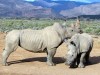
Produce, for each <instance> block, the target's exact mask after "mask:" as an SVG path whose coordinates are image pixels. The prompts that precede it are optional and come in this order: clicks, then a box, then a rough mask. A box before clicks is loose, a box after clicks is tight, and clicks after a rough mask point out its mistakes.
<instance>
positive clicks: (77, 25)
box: [75, 17, 80, 27]
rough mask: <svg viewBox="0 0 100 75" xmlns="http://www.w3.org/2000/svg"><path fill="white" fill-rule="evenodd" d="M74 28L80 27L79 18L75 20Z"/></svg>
mask: <svg viewBox="0 0 100 75" xmlns="http://www.w3.org/2000/svg"><path fill="white" fill-rule="evenodd" d="M75 26H76V27H80V20H79V18H78V17H77V20H76V25H75Z"/></svg>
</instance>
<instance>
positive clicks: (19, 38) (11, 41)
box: [2, 23, 80, 66]
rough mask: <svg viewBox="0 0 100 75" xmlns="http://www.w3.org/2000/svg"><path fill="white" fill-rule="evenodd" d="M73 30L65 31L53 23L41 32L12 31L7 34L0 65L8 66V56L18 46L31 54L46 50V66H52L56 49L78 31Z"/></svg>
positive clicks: (63, 27) (62, 27)
mask: <svg viewBox="0 0 100 75" xmlns="http://www.w3.org/2000/svg"><path fill="white" fill-rule="evenodd" d="M75 28H76V29H75ZM75 28H69V29H67V28H66V27H65V26H63V25H60V24H59V23H54V24H53V25H52V26H48V27H46V28H44V29H42V30H31V29H24V30H12V31H10V32H9V33H8V34H7V36H6V39H5V49H4V51H3V54H2V64H3V65H5V66H6V65H8V64H7V59H8V57H9V55H10V54H11V53H12V52H13V51H15V50H16V49H17V47H18V46H20V47H22V48H24V49H26V50H28V51H31V52H40V51H44V50H46V52H47V64H48V65H51V66H53V65H54V63H53V62H52V59H53V57H54V55H55V53H56V49H57V48H58V47H59V45H60V44H61V43H62V42H63V41H64V39H66V38H68V37H71V36H72V35H73V34H75V32H76V33H77V32H79V31H80V29H78V28H77V27H75Z"/></svg>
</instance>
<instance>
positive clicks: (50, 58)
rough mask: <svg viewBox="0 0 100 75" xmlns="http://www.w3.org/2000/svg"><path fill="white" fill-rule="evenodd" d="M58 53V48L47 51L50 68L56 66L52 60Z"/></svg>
mask: <svg viewBox="0 0 100 75" xmlns="http://www.w3.org/2000/svg"><path fill="white" fill-rule="evenodd" d="M55 53H56V48H52V49H47V64H48V65H49V66H54V65H55V64H54V63H53V61H52V59H53V57H54V55H55Z"/></svg>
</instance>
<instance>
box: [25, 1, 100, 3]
mask: <svg viewBox="0 0 100 75" xmlns="http://www.w3.org/2000/svg"><path fill="white" fill-rule="evenodd" d="M26 1H35V0H26ZM52 1H79V2H88V3H91V2H100V0H52Z"/></svg>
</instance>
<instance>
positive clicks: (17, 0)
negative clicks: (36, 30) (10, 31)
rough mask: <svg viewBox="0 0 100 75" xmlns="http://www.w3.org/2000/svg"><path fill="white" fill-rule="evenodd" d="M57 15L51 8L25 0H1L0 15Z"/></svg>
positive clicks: (38, 16)
mask: <svg viewBox="0 0 100 75" xmlns="http://www.w3.org/2000/svg"><path fill="white" fill-rule="evenodd" d="M52 16H53V17H57V14H56V13H55V12H53V11H52V9H51V8H43V7H42V6H35V5H32V4H30V3H28V2H26V1H23V0H0V17H35V18H40V17H52Z"/></svg>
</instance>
